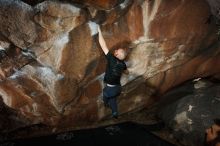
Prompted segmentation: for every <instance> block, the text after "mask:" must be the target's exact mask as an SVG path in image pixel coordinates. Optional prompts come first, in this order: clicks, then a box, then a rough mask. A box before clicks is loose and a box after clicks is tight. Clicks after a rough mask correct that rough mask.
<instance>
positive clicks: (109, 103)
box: [98, 27, 128, 119]
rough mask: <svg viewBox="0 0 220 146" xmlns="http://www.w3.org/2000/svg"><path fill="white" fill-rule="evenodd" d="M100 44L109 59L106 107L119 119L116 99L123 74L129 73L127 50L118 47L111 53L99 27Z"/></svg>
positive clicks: (106, 77)
mask: <svg viewBox="0 0 220 146" xmlns="http://www.w3.org/2000/svg"><path fill="white" fill-rule="evenodd" d="M98 33H99V36H98V40H99V44H100V46H101V48H102V50H103V52H104V54H105V57H106V59H107V66H106V71H105V76H104V83H105V88H104V89H103V102H104V105H105V107H110V108H111V110H112V117H114V118H116V119H117V118H118V108H117V100H116V97H117V96H119V95H120V93H121V83H120V78H121V75H122V73H123V72H125V73H128V70H127V66H126V64H125V62H124V59H125V58H126V56H127V51H126V48H125V47H123V46H118V47H116V48H114V52H113V53H111V52H110V51H109V49H108V47H107V45H106V43H105V40H104V38H103V35H102V32H101V30H100V28H99V27H98Z"/></svg>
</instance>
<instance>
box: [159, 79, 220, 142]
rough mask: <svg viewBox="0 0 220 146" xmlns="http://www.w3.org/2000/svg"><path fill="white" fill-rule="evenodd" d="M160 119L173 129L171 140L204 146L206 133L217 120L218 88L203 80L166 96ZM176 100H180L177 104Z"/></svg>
mask: <svg viewBox="0 0 220 146" xmlns="http://www.w3.org/2000/svg"><path fill="white" fill-rule="evenodd" d="M164 98H166V100H168V101H170V99H171V98H172V99H174V98H176V99H175V100H173V102H170V103H169V105H168V103H167V102H166V104H165V102H163V105H165V106H164V107H162V108H161V111H160V115H159V116H160V117H161V118H162V119H163V120H164V121H165V123H166V124H167V125H168V126H169V127H170V128H171V129H172V133H173V136H174V137H175V138H177V139H178V140H179V142H180V143H182V144H184V145H187V146H195V145H197V146H203V145H204V139H205V129H207V128H209V127H211V125H212V124H213V123H214V121H213V119H215V118H219V117H220V111H219V110H216V109H219V107H220V84H219V83H218V84H213V83H211V82H208V81H206V80H200V81H195V82H193V83H192V82H191V83H189V82H188V83H186V84H185V85H183V86H181V87H179V88H176V89H174V90H172V91H171V92H168V93H167V94H166V95H165V97H164ZM178 99H179V100H178Z"/></svg>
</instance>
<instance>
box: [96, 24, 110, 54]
mask: <svg viewBox="0 0 220 146" xmlns="http://www.w3.org/2000/svg"><path fill="white" fill-rule="evenodd" d="M98 32H99V44H100V46H101V48H102V50H103V52H104V53H105V55H106V54H108V52H109V49H108V47H107V45H106V43H105V40H104V38H103V36H102V32H101V30H100V27H98Z"/></svg>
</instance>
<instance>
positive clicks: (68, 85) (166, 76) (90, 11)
mask: <svg viewBox="0 0 220 146" xmlns="http://www.w3.org/2000/svg"><path fill="white" fill-rule="evenodd" d="M25 2H27V0H26V1H25ZM29 2H30V3H31V1H29ZM0 8H1V9H0V14H1V15H0V19H1V22H0V26H1V28H0V39H1V40H0V45H1V48H2V49H1V50H2V51H3V53H5V52H6V54H7V50H10V51H11V52H15V53H14V55H11V56H10V55H6V56H3V57H2V62H1V65H0V67H1V68H0V79H1V82H0V95H1V96H2V99H3V102H4V104H6V105H7V108H8V109H14V110H16V111H17V112H18V113H19V114H21V115H22V116H24V117H26V118H27V119H28V121H29V122H28V123H26V125H31V124H36V123H42V124H46V125H53V126H56V127H76V126H86V125H92V124H93V123H94V122H97V121H100V120H102V119H103V118H106V117H108V116H109V115H110V111H109V110H108V109H105V108H104V106H103V103H102V88H103V75H104V71H105V63H106V62H105V57H104V54H103V52H102V51H101V49H100V46H99V44H98V43H97V38H96V35H93V34H94V30H95V29H96V28H94V26H92V25H90V24H91V21H95V22H97V23H99V25H100V26H101V30H102V32H103V35H104V38H105V40H106V43H107V46H108V47H109V49H112V47H114V46H115V45H116V44H118V43H122V42H130V43H131V44H132V45H131V48H129V56H128V58H127V60H126V61H128V62H129V64H130V66H129V67H128V70H129V72H130V74H129V75H123V77H122V80H121V82H122V85H123V92H122V94H121V96H120V97H119V98H118V103H119V112H120V113H121V114H123V113H128V112H131V111H136V110H138V109H142V108H146V107H149V106H150V105H152V104H154V103H155V102H157V101H158V99H160V98H159V97H160V95H162V94H163V93H165V92H166V91H167V90H168V89H171V88H173V87H175V86H176V85H179V84H180V83H182V82H184V81H186V80H189V79H193V78H197V77H206V76H212V75H213V76H217V75H219V72H220V66H219V65H218V64H219V63H220V49H219V44H218V35H217V31H218V27H217V25H216V23H215V22H214V21H210V23H206V22H207V18H208V17H209V16H210V14H211V9H210V7H209V5H208V4H207V2H206V1H205V0H185V1H179V0H169V1H162V0H153V1H151V0H140V1H132V0H125V1H121V0H113V1H110V0H105V1H100V0H95V1H90V0H85V1H77V0H72V1H69V2H68V1H65V2H62V1H44V2H42V3H36V4H32V6H31V5H28V4H26V3H24V2H22V1H19V0H9V1H6V0H3V1H1V2H0ZM1 36H2V37H1ZM2 42H4V43H2ZM4 44H8V45H4ZM13 46H15V47H13ZM7 48H9V49H7ZM15 48H17V49H15ZM16 50H17V52H16ZM12 54H13V53H12ZM22 54H23V55H22ZM22 56H23V57H22ZM25 56H26V57H25ZM22 58H23V59H22Z"/></svg>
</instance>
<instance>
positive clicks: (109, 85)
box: [106, 84, 117, 87]
mask: <svg viewBox="0 0 220 146" xmlns="http://www.w3.org/2000/svg"><path fill="white" fill-rule="evenodd" d="M106 86H108V87H115V86H117V85H111V84H106Z"/></svg>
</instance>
